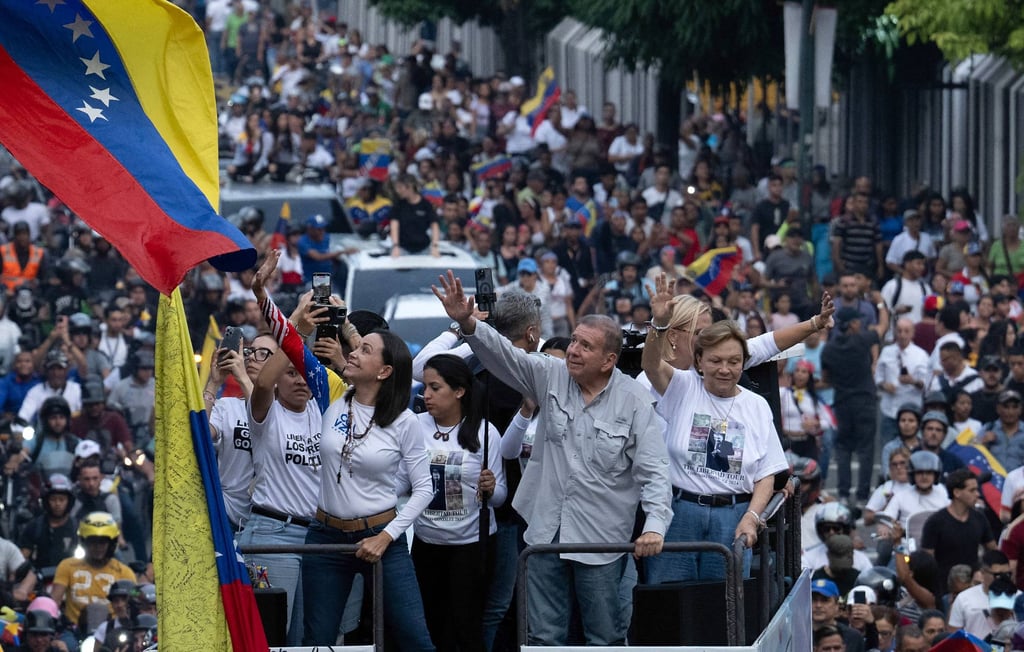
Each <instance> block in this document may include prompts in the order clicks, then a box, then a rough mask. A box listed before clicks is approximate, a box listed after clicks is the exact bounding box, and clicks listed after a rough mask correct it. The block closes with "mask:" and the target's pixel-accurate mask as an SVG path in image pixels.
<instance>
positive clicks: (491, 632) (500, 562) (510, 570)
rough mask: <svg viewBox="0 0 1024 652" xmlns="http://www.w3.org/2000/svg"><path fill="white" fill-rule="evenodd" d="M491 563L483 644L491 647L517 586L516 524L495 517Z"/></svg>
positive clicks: (517, 550) (517, 535)
mask: <svg viewBox="0 0 1024 652" xmlns="http://www.w3.org/2000/svg"><path fill="white" fill-rule="evenodd" d="M494 543H495V546H494V549H495V553H494V566H493V568H492V570H491V573H492V575H491V586H490V587H489V588H488V590H487V599H486V601H485V604H484V647H485V648H486V649H488V650H490V649H491V648H492V647H493V645H494V636H495V635H496V634H497V632H498V625H500V624H501V621H502V619H503V618H504V617H505V613H506V612H507V611H508V607H509V605H510V604H512V594H513V593H514V592H515V589H516V565H517V564H518V562H519V524H518V523H516V522H514V521H498V529H497V531H496V532H495V533H494Z"/></svg>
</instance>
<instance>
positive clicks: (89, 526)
mask: <svg viewBox="0 0 1024 652" xmlns="http://www.w3.org/2000/svg"><path fill="white" fill-rule="evenodd" d="M119 536H121V530H120V529H119V528H118V527H117V521H115V520H114V517H113V516H111V515H110V514H109V513H108V512H91V513H89V514H87V515H86V516H85V518H83V519H82V522H81V523H79V524H78V538H79V539H82V540H83V541H84V540H85V539H88V538H89V537H103V538H104V539H113V540H114V541H117V539H118V537H119Z"/></svg>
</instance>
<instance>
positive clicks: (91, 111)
mask: <svg viewBox="0 0 1024 652" xmlns="http://www.w3.org/2000/svg"><path fill="white" fill-rule="evenodd" d="M75 111H81V112H82V113H84V114H85V115H87V116H89V122H90V123H93V122H96V118H103V119H104V120H106V119H107V116H105V115H103V109H100V108H97V107H94V106H90V105H89V103H88V102H86V101H85V100H83V101H82V106H80V107H78V108H77V109H75ZM108 122H109V121H108Z"/></svg>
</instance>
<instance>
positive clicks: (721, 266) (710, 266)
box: [686, 246, 741, 295]
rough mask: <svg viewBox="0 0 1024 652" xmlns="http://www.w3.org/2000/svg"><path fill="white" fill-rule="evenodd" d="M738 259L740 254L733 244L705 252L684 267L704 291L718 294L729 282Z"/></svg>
mask: <svg viewBox="0 0 1024 652" xmlns="http://www.w3.org/2000/svg"><path fill="white" fill-rule="evenodd" d="M740 260H741V255H740V253H739V250H738V249H737V248H736V247H735V246H731V247H720V248H718V249H711V250H710V251H707V252H705V253H704V254H703V255H702V256H701V257H700V258H698V259H697V260H695V261H693V262H692V263H691V264H690V266H689V267H687V268H686V272H687V274H689V275H690V276H691V277H693V281H694V283H696V284H697V285H699V286H700V287H701V288H703V289H704V291H705V292H707V293H708V294H713V295H718V294H720V293H721V292H722V290H724V289H725V288H726V286H727V285H728V284H729V279H730V278H732V271H733V269H734V268H735V267H736V265H738V264H739V263H740Z"/></svg>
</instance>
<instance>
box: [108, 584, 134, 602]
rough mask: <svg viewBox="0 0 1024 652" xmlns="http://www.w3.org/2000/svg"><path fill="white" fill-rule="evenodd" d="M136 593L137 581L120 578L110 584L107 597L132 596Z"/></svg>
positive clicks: (109, 598)
mask: <svg viewBox="0 0 1024 652" xmlns="http://www.w3.org/2000/svg"><path fill="white" fill-rule="evenodd" d="M134 593H135V582H133V581H131V580H118V581H116V582H114V583H113V584H111V585H110V589H109V590H108V591H107V599H108V600H113V599H114V598H126V599H127V598H130V597H132V595H134Z"/></svg>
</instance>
